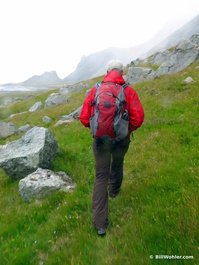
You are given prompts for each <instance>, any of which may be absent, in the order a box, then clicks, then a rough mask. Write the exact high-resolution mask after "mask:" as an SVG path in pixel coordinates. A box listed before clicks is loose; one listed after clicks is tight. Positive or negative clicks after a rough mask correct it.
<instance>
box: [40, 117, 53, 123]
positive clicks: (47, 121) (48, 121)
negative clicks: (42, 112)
mask: <svg viewBox="0 0 199 265" xmlns="http://www.w3.org/2000/svg"><path fill="white" fill-rule="evenodd" d="M42 120H43V122H45V123H50V122H51V121H52V119H51V118H50V117H48V116H44V117H43V119H42Z"/></svg>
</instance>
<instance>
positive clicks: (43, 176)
mask: <svg viewBox="0 0 199 265" xmlns="http://www.w3.org/2000/svg"><path fill="white" fill-rule="evenodd" d="M75 188H76V183H75V182H74V181H72V179H71V178H70V177H69V176H67V175H66V173H64V172H55V173H54V172H52V171H50V170H47V169H46V170H44V169H41V168H38V169H37V170H36V171H35V172H33V173H32V174H30V175H28V176H27V177H25V178H24V179H21V180H20V181H19V192H20V194H21V196H22V199H23V200H25V201H29V200H30V199H31V198H37V199H40V198H43V197H45V196H47V195H49V194H50V193H52V192H53V191H66V192H71V191H73V190H74V189H75Z"/></svg>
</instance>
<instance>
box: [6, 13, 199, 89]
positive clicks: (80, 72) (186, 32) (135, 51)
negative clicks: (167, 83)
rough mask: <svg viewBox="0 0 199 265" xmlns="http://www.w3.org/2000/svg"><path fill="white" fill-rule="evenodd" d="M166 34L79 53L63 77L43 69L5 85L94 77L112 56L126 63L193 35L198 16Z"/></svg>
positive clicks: (57, 82) (36, 84)
mask: <svg viewBox="0 0 199 265" xmlns="http://www.w3.org/2000/svg"><path fill="white" fill-rule="evenodd" d="M143 34H144V33H143ZM166 34H167V33H166V32H165V33H164V31H160V33H159V34H157V35H156V36H155V37H154V38H152V39H151V40H150V41H148V42H145V43H143V44H141V45H137V46H134V47H129V48H115V47H112V48H107V49H105V50H102V51H99V52H96V53H93V54H90V55H88V56H83V57H82V58H81V60H80V62H79V64H78V65H77V68H76V70H75V71H74V72H72V73H71V74H69V75H68V76H66V77H65V78H64V79H61V78H59V77H58V75H57V73H56V71H51V72H45V73H44V74H42V75H34V76H32V77H31V78H29V79H27V80H25V81H23V82H21V83H18V84H6V85H7V86H9V85H10V86H11V85H20V86H22V87H23V86H24V87H25V86H32V87H39V86H40V87H41V86H43V87H44V86H45V87H49V88H50V87H56V86H62V85H69V84H73V83H78V82H80V81H84V80H87V79H90V78H93V77H96V76H100V75H104V74H106V66H107V63H108V62H109V61H110V60H111V59H113V58H117V59H119V60H121V61H122V62H123V64H124V65H127V64H130V63H131V61H133V60H135V59H137V58H142V59H144V58H147V57H148V56H150V55H152V54H154V53H156V52H161V51H163V50H166V49H169V48H171V47H174V46H176V45H177V43H178V42H179V41H180V40H182V39H189V38H190V37H191V36H192V35H193V34H199V15H197V16H196V17H194V18H193V19H192V20H190V21H189V22H188V23H186V24H185V25H183V26H182V27H180V28H179V29H178V30H176V31H175V32H173V33H172V34H171V35H169V36H167V35H166ZM124 41H125V39H124Z"/></svg>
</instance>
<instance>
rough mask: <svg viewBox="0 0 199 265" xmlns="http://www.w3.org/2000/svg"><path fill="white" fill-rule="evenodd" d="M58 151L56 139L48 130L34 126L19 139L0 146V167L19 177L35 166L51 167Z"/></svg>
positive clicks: (16, 177)
mask: <svg viewBox="0 0 199 265" xmlns="http://www.w3.org/2000/svg"><path fill="white" fill-rule="evenodd" d="M58 151H59V148H58V144H57V141H56V139H55V138H54V136H53V134H52V133H51V132H50V130H48V129H46V128H43V127H34V128H32V129H31V130H29V131H28V132H27V133H26V134H25V135H24V136H23V137H22V138H20V139H19V140H16V141H13V142H10V143H8V144H6V145H3V146H2V147H1V152H0V167H1V168H2V169H3V170H4V171H5V173H6V174H7V175H8V176H9V177H11V178H15V179H21V178H24V177H25V176H27V175H28V174H30V173H32V172H34V171H35V170H36V169H37V168H39V167H41V168H44V169H49V168H51V164H52V161H53V159H54V157H55V155H56V153H57V152H58Z"/></svg>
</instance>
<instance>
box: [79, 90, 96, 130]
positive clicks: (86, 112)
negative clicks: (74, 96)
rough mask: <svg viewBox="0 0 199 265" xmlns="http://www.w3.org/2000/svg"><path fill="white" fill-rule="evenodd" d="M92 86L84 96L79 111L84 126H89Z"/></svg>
mask: <svg viewBox="0 0 199 265" xmlns="http://www.w3.org/2000/svg"><path fill="white" fill-rule="evenodd" d="M93 90H94V88H92V89H91V91H90V92H89V94H88V96H87V97H86V99H85V101H84V104H83V106H82V110H81V113H80V116H79V118H80V121H81V123H82V124H83V125H84V126H85V127H89V128H90V117H91V101H92V97H93V96H92V95H93Z"/></svg>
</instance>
